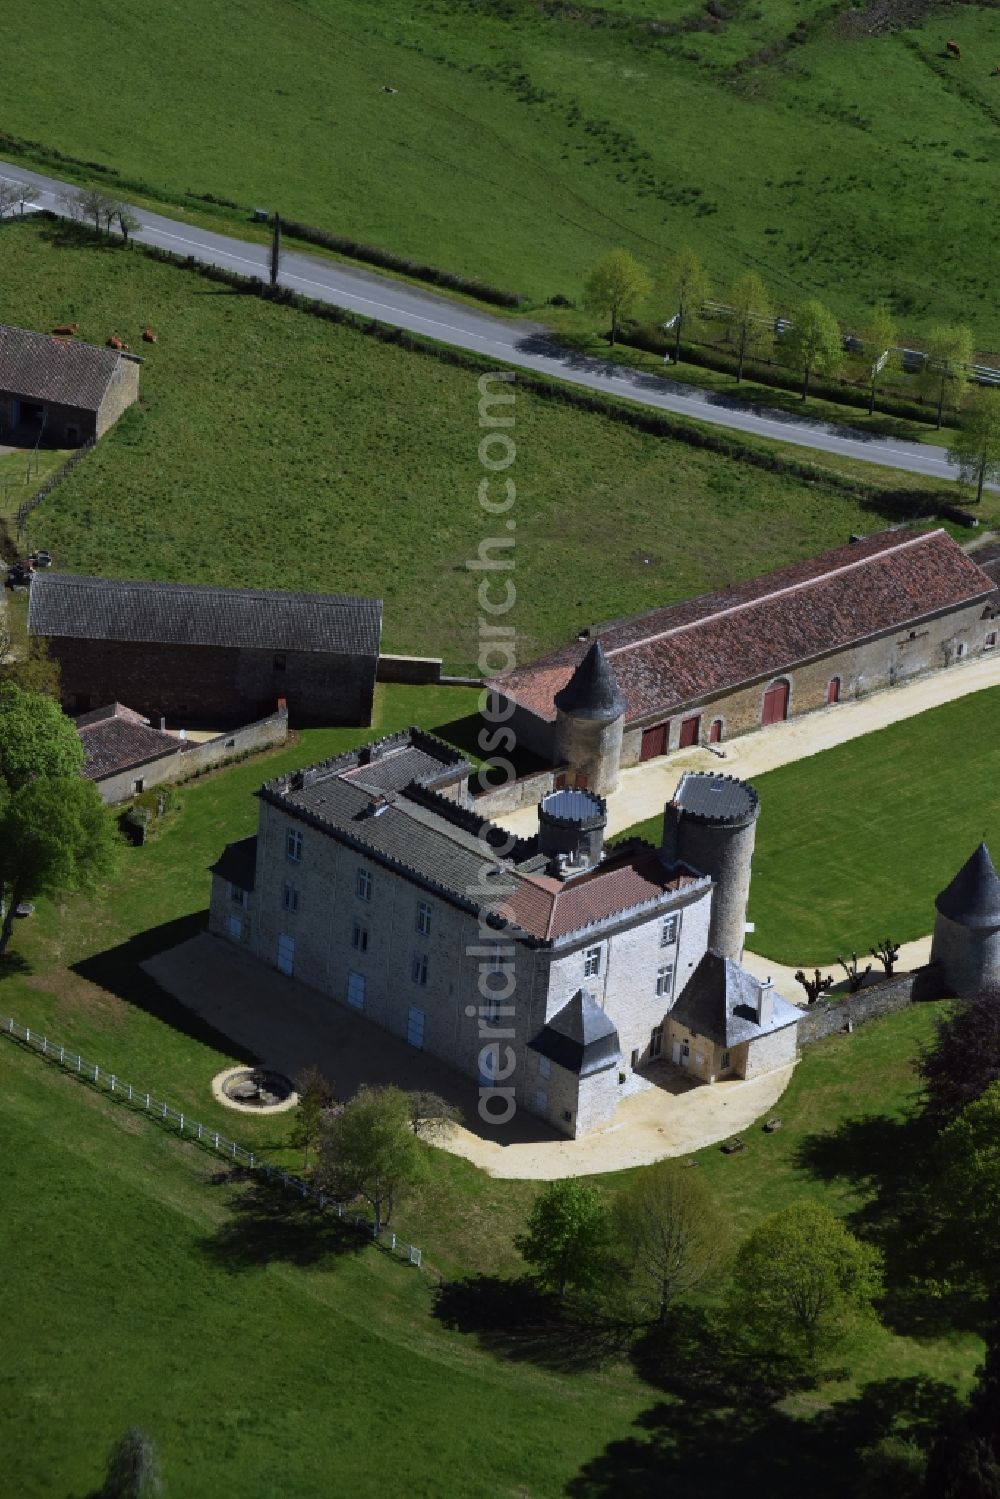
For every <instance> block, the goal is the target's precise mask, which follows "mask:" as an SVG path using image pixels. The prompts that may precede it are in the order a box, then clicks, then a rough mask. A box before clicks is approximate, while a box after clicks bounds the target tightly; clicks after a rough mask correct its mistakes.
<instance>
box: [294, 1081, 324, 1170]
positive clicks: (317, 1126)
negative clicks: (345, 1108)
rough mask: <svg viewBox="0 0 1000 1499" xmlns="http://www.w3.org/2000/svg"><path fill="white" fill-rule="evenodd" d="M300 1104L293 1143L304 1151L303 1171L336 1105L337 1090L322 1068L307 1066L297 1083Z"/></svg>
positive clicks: (296, 1112)
mask: <svg viewBox="0 0 1000 1499" xmlns="http://www.w3.org/2000/svg"><path fill="white" fill-rule="evenodd" d="M295 1091H296V1092H297V1093H298V1095H299V1101H298V1103H297V1105H296V1107H295V1119H294V1121H293V1123H292V1133H291V1144H292V1145H293V1146H294V1147H295V1148H296V1149H297V1150H301V1151H302V1169H303V1171H307V1170H308V1169H309V1152H310V1150H312V1148H313V1146H314V1145H315V1144H316V1142H317V1140H318V1139H319V1137H320V1133H321V1131H322V1128H323V1120H324V1116H325V1114H326V1111H327V1109H328V1108H329V1107H330V1105H331V1104H332V1102H333V1088H332V1086H331V1085H330V1084H329V1083H328V1082H327V1080H326V1078H325V1077H324V1076H323V1073H322V1072H321V1071H320V1070H319V1068H318V1067H307V1068H306V1069H305V1071H304V1072H302V1073H300V1075H299V1076H298V1077H297V1078H296V1080H295Z"/></svg>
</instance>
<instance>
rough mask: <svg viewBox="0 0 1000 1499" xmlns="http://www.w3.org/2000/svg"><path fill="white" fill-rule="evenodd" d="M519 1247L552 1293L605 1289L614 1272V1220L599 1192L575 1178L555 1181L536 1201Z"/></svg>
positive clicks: (541, 1282) (517, 1243) (544, 1189)
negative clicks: (605, 1280)
mask: <svg viewBox="0 0 1000 1499" xmlns="http://www.w3.org/2000/svg"><path fill="white" fill-rule="evenodd" d="M514 1243H515V1245H516V1247H517V1249H518V1250H519V1251H520V1253H521V1254H522V1255H523V1256H524V1258H525V1259H526V1260H527V1262H528V1264H529V1265H530V1266H531V1267H532V1269H533V1270H534V1272H535V1277H536V1279H537V1280H538V1282H539V1284H540V1285H541V1286H543V1287H544V1288H545V1289H546V1290H551V1291H555V1292H556V1293H557V1295H559V1296H565V1294H566V1292H567V1291H568V1290H570V1289H572V1290H576V1291H591V1290H595V1289H597V1288H598V1287H599V1285H600V1283H601V1280H602V1279H603V1277H604V1276H605V1274H606V1273H607V1269H608V1252H609V1247H610V1219H609V1216H608V1210H607V1208H606V1207H605V1206H604V1203H603V1202H602V1201H601V1198H600V1197H599V1196H598V1194H597V1193H596V1192H595V1191H594V1189H593V1187H586V1186H584V1185H583V1183H582V1182H580V1181H577V1180H576V1179H575V1178H574V1177H567V1178H566V1179H565V1180H563V1181H554V1182H551V1183H550V1185H549V1186H547V1187H544V1188H543V1189H542V1191H541V1192H540V1193H539V1194H538V1196H537V1197H536V1198H535V1201H534V1203H533V1205H532V1208H531V1212H530V1213H529V1215H528V1228H527V1232H526V1233H524V1234H520V1235H519V1236H518V1237H517V1238H516V1239H515V1240H514Z"/></svg>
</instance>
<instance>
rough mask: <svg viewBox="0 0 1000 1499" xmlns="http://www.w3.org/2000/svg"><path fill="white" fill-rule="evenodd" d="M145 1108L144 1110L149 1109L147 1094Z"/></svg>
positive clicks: (147, 1095)
mask: <svg viewBox="0 0 1000 1499" xmlns="http://www.w3.org/2000/svg"><path fill="white" fill-rule="evenodd" d="M145 1107H146V1108H147V1109H148V1108H149V1094H148V1093H147V1094H146V1103H145Z"/></svg>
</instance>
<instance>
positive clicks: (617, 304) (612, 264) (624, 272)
mask: <svg viewBox="0 0 1000 1499" xmlns="http://www.w3.org/2000/svg"><path fill="white" fill-rule="evenodd" d="M651 288H652V282H651V281H650V279H649V276H648V275H647V273H646V269H645V267H644V266H643V265H640V263H639V261H638V260H636V258H635V256H634V255H633V254H631V252H630V251H628V250H612V251H610V253H609V254H607V255H605V256H604V258H603V259H602V260H599V261H598V262H597V264H596V265H595V266H594V268H593V270H592V271H591V272H590V275H589V276H588V277H587V281H586V285H585V288H584V302H585V305H586V306H587V307H588V308H589V309H590V311H591V312H596V313H606V314H607V315H608V316H609V317H610V319H611V342H612V344H614V342H615V341H616V339H617V337H618V330H619V328H620V327H621V324H622V321H623V320H624V319H625V318H627V317H629V316H631V314H632V313H633V312H634V310H635V308H636V307H637V306H638V304H639V303H640V302H641V301H642V300H643V298H644V297H647V296H648V295H649V292H650V290H651Z"/></svg>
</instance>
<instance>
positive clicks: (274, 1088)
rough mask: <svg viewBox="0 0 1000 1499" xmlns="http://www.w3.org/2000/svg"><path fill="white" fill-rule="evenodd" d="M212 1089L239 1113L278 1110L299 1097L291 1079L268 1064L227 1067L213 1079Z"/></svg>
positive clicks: (293, 1105) (273, 1112) (296, 1100)
mask: <svg viewBox="0 0 1000 1499" xmlns="http://www.w3.org/2000/svg"><path fill="white" fill-rule="evenodd" d="M212 1093H213V1095H214V1096H215V1097H216V1098H217V1099H218V1100H219V1102H220V1103H222V1104H225V1106H226V1108H228V1109H238V1110H239V1112H240V1113H241V1114H280V1113H282V1112H283V1110H285V1109H294V1107H295V1105H296V1104H297V1103H298V1101H299V1095H298V1094H297V1093H296V1091H295V1088H294V1086H293V1084H292V1082H291V1080H290V1079H289V1078H287V1077H285V1075H284V1073H283V1072H275V1071H274V1070H273V1069H272V1068H270V1067H227V1068H226V1070H225V1072H220V1073H218V1075H217V1076H216V1077H214V1078H213V1079H212Z"/></svg>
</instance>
